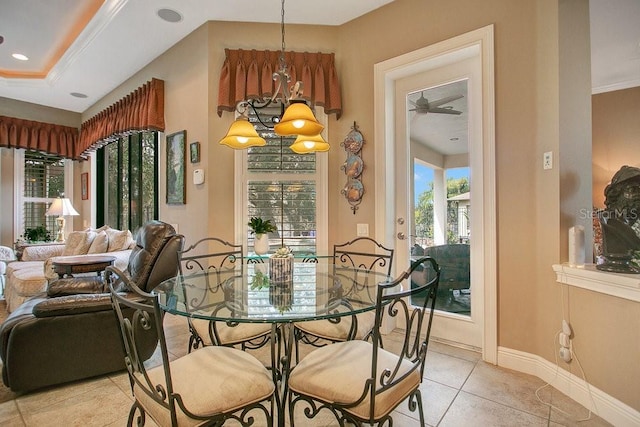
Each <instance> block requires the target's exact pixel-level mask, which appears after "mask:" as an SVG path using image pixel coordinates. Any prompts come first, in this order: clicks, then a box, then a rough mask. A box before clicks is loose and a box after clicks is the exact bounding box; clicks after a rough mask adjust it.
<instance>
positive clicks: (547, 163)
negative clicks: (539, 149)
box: [542, 151, 553, 169]
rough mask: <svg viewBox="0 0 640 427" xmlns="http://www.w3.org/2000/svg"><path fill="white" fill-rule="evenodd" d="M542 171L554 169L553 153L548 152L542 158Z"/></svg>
mask: <svg viewBox="0 0 640 427" xmlns="http://www.w3.org/2000/svg"><path fill="white" fill-rule="evenodd" d="M542 169H553V152H552V151H547V152H546V153H544V155H543V156H542Z"/></svg>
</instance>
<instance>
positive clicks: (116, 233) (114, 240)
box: [105, 229, 133, 252]
mask: <svg viewBox="0 0 640 427" xmlns="http://www.w3.org/2000/svg"><path fill="white" fill-rule="evenodd" d="M105 231H106V233H107V236H108V238H109V248H108V249H107V251H108V252H115V251H122V250H125V249H129V246H130V245H131V242H133V235H132V234H131V231H129V230H123V231H120V230H114V229H109V230H105Z"/></svg>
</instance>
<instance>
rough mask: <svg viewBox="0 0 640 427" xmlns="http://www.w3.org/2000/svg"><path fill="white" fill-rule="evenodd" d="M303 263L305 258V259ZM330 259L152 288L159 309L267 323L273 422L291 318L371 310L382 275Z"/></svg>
mask: <svg viewBox="0 0 640 427" xmlns="http://www.w3.org/2000/svg"><path fill="white" fill-rule="evenodd" d="M304 261H307V262H304ZM332 262H333V258H326V259H323V258H317V259H314V260H313V262H308V260H295V262H293V263H292V265H291V271H290V272H288V273H285V274H284V275H283V274H282V271H281V270H280V269H278V270H277V271H276V269H275V267H274V266H273V265H270V264H271V263H269V262H264V263H252V262H249V263H247V264H241V265H238V266H236V267H235V268H234V269H227V270H217V269H214V268H211V269H205V270H204V271H203V272H200V273H194V274H190V275H177V276H176V277H174V278H171V279H169V280H166V281H164V282H163V283H162V284H160V286H158V287H157V288H156V289H155V292H156V293H157V294H158V297H159V301H160V306H161V308H162V309H163V310H164V311H166V312H168V313H171V314H174V315H178V316H185V317H188V318H192V319H204V320H208V321H216V322H226V324H227V325H228V326H234V325H238V324H242V323H269V324H270V325H271V336H270V341H271V366H270V368H271V372H272V375H273V380H274V383H275V384H276V407H277V411H278V416H277V425H279V426H283V425H284V419H285V416H284V415H285V412H284V411H285V405H286V395H287V391H288V386H287V379H288V375H289V371H290V369H291V368H292V366H291V362H292V360H293V357H292V350H293V342H294V328H293V326H292V324H293V323H294V322H305V321H313V320H321V319H331V321H332V322H339V321H340V319H341V318H343V317H345V316H354V315H356V314H358V313H363V312H366V311H370V310H374V309H375V306H376V292H377V284H378V283H381V282H386V281H388V280H390V278H389V277H388V276H387V275H386V273H381V272H376V271H366V270H362V269H357V268H350V267H344V266H339V265H335V264H333V263H332Z"/></svg>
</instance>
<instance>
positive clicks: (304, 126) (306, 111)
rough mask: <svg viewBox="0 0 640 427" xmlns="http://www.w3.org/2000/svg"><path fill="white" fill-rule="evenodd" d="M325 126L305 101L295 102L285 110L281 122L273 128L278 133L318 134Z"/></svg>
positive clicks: (287, 134) (288, 134)
mask: <svg viewBox="0 0 640 427" xmlns="http://www.w3.org/2000/svg"><path fill="white" fill-rule="evenodd" d="M322 129H324V126H323V125H321V124H320V123H318V120H316V117H315V116H314V115H313V112H312V111H311V108H309V106H307V104H305V103H304V102H293V103H292V104H291V105H290V106H289V107H287V109H286V110H285V111H284V115H283V116H282V119H281V120H280V122H279V123H278V124H277V125H275V126H274V128H273V130H274V131H275V133H277V134H278V135H283V136H290V135H307V136H313V135H318V134H319V133H320V132H322Z"/></svg>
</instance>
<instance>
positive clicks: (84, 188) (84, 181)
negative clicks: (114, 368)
mask: <svg viewBox="0 0 640 427" xmlns="http://www.w3.org/2000/svg"><path fill="white" fill-rule="evenodd" d="M80 194H81V195H82V200H89V172H83V173H82V174H81V175H80Z"/></svg>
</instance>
